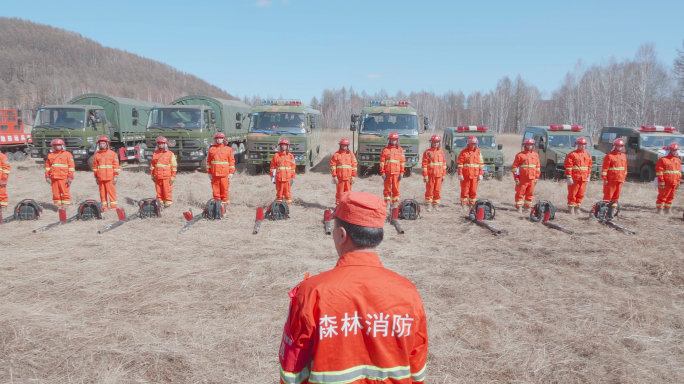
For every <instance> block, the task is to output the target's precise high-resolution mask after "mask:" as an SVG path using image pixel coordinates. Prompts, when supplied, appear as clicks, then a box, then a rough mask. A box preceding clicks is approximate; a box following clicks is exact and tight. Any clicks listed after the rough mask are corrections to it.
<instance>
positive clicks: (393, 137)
mask: <svg viewBox="0 0 684 384" xmlns="http://www.w3.org/2000/svg"><path fill="white" fill-rule="evenodd" d="M389 138H390V140H392V139H397V140H399V134H398V133H396V132H392V133H390V134H389Z"/></svg>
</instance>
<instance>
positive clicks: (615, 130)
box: [598, 125, 684, 181]
mask: <svg viewBox="0 0 684 384" xmlns="http://www.w3.org/2000/svg"><path fill="white" fill-rule="evenodd" d="M619 138H622V139H624V140H625V152H626V155H627V172H629V173H636V174H638V175H639V177H640V178H641V181H653V179H654V178H655V165H656V163H657V162H658V159H659V158H661V157H663V156H665V150H664V149H663V147H666V146H668V145H669V144H670V143H677V144H679V146H680V148H682V147H684V134H681V133H680V132H679V131H677V128H675V127H664V126H658V125H644V126H642V127H641V128H637V127H603V130H601V137H600V138H599V143H598V149H599V151H601V152H603V153H609V152H610V151H611V149H612V148H613V141H615V139H619ZM682 160H684V156H683V157H682Z"/></svg>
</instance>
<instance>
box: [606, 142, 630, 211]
mask: <svg viewBox="0 0 684 384" xmlns="http://www.w3.org/2000/svg"><path fill="white" fill-rule="evenodd" d="M601 177H602V178H603V202H604V203H610V202H611V201H614V202H615V203H614V207H615V206H617V202H618V199H620V192H621V191H622V185H623V184H624V183H625V179H626V178H627V156H625V140H624V139H616V140H615V141H613V149H612V150H611V151H610V153H609V154H607V155H606V157H605V158H604V159H603V168H602V170H601Z"/></svg>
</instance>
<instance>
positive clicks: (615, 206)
mask: <svg viewBox="0 0 684 384" xmlns="http://www.w3.org/2000/svg"><path fill="white" fill-rule="evenodd" d="M619 213H620V204H619V203H618V202H617V201H611V202H609V203H606V202H604V201H599V202H598V203H596V204H594V206H593V207H592V208H591V212H590V213H589V217H591V218H592V219H595V220H596V221H598V222H599V223H601V224H604V225H607V226H609V227H613V228H615V229H617V230H619V231H622V232H625V233H628V234H630V235H636V232H634V231H632V230H630V229H627V228H625V227H622V226H620V225H618V224H616V223H615V222H614V221H613V219H615V218H617V216H618V214H619Z"/></svg>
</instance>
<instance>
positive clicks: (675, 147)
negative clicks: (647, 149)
mask: <svg viewBox="0 0 684 384" xmlns="http://www.w3.org/2000/svg"><path fill="white" fill-rule="evenodd" d="M665 148H667V149H668V150H670V151H679V144H677V143H670V145H668V146H667V147H665Z"/></svg>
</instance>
